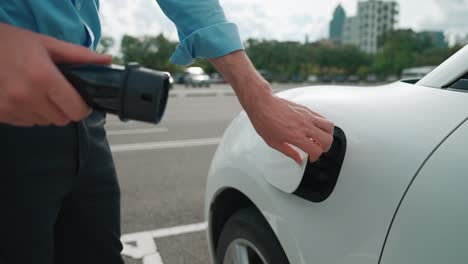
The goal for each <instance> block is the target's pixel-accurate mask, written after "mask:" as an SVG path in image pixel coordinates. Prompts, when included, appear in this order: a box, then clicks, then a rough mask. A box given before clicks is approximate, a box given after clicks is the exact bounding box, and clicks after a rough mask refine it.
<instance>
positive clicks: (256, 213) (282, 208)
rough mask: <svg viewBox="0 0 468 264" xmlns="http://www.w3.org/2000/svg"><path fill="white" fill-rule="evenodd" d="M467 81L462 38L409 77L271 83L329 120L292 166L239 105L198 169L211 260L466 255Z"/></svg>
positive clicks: (467, 55)
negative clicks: (331, 127)
mask: <svg viewBox="0 0 468 264" xmlns="http://www.w3.org/2000/svg"><path fill="white" fill-rule="evenodd" d="M467 91H468V45H467V46H465V48H463V49H461V50H460V51H459V52H458V53H456V54H455V55H453V56H452V57H451V58H449V59H448V60H447V61H445V62H444V63H443V64H441V65H440V66H439V67H437V68H436V69H435V70H433V71H432V72H431V73H430V74H428V75H426V76H425V77H424V78H422V79H421V80H419V81H417V82H416V83H414V82H405V81H401V82H394V83H391V84H387V85H382V86H369V87H359V88H355V87H350V86H315V87H314V88H313V89H310V88H309V87H304V88H299V89H291V90H287V91H283V92H281V93H278V94H277V95H278V96H279V97H281V98H284V99H287V100H291V101H293V102H295V103H297V104H300V105H304V106H306V107H308V108H310V109H313V110H315V111H317V112H319V113H321V114H322V115H324V116H325V117H327V118H329V119H330V120H332V121H333V122H334V123H335V124H336V126H337V127H336V128H335V131H334V142H333V145H332V147H331V149H330V150H329V151H328V152H327V153H324V154H323V155H322V156H321V157H319V160H318V161H317V162H314V163H311V162H308V161H307V155H306V154H305V153H303V152H301V153H302V154H303V157H304V158H305V162H304V163H303V164H302V165H298V164H297V163H295V162H294V161H293V160H291V159H289V158H287V157H286V156H284V155H283V154H281V153H279V152H278V151H276V150H274V149H272V148H270V147H269V146H268V145H267V144H266V143H265V141H264V140H263V139H262V138H261V137H260V136H259V135H258V134H257V133H256V131H255V128H254V127H253V126H252V124H251V123H250V121H249V118H248V116H247V114H246V113H245V112H242V113H240V114H239V115H238V116H237V117H236V118H235V119H234V120H233V121H232V123H231V124H230V125H229V127H228V128H227V130H226V132H225V133H224V136H223V138H222V140H221V142H220V143H219V145H218V149H217V151H216V153H215V156H214V158H213V161H212V164H211V167H210V170H209V173H208V178H207V186H206V194H205V218H206V220H207V221H208V243H209V247H210V250H211V252H212V254H211V256H213V260H214V261H215V262H214V263H217V264H243V263H260V264H314V263H318V264H331V263H343V264H345V263H358V264H402V263H411V264H422V263H424V264H440V263H466V262H467V260H468V250H466V248H467V245H468V235H467V234H468V210H467V209H466V205H467V204H468V195H467V189H468V177H467V175H468V162H466V159H467V157H468V140H467V138H468V93H467Z"/></svg>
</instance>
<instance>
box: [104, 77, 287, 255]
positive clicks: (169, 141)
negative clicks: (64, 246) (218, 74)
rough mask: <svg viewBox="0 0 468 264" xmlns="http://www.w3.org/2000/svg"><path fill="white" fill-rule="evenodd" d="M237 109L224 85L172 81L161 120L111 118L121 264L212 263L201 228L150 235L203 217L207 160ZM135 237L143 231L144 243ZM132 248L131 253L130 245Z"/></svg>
mask: <svg viewBox="0 0 468 264" xmlns="http://www.w3.org/2000/svg"><path fill="white" fill-rule="evenodd" d="M291 86H292V85H283V86H275V87H274V88H276V89H285V88H290V87H291ZM240 111H241V107H240V105H239V103H238V102H237V98H236V97H235V96H234V94H233V93H232V92H231V90H230V88H229V87H228V86H227V85H216V86H214V87H212V88H209V89H192V88H191V89H185V88H183V87H182V86H176V87H175V89H174V90H173V91H171V97H170V100H169V103H168V107H167V111H166V114H165V117H164V120H163V121H162V122H161V123H160V124H159V125H156V126H155V125H149V124H145V123H140V122H128V123H123V122H120V121H119V120H118V118H116V117H115V116H109V117H108V119H107V124H106V128H107V132H108V138H109V142H110V144H111V147H112V148H113V150H114V160H115V163H116V166H117V171H118V175H119V181H120V186H121V193H122V211H121V215H122V234H124V236H123V240H124V237H127V238H126V241H125V243H126V249H125V250H124V253H123V255H124V259H125V261H126V263H131V264H133V263H145V264H161V263H164V264H178V263H181V264H182V263H189V264H207V263H210V259H209V256H208V250H207V241H206V238H205V232H204V231H203V230H200V228H199V229H194V230H192V229H191V230H189V231H184V232H182V233H181V234H179V235H174V234H172V233H171V234H167V235H164V236H161V237H156V238H155V237H154V236H153V237H150V236H149V235H148V234H150V233H148V232H149V231H154V230H160V229H165V228H173V227H175V228H176V229H177V230H178V228H180V226H185V225H190V224H197V223H203V222H204V221H205V220H204V217H203V208H204V190H205V183H206V176H207V173H208V169H209V166H210V162H211V159H212V157H213V155H214V152H215V150H216V144H217V141H218V140H219V138H220V137H221V136H222V134H223V132H224V130H225V128H226V127H227V125H228V124H229V122H230V121H231V120H232V119H233V118H234V117H235V116H236V115H237V114H238V113H239V112H240ZM148 148H149V149H148ZM189 229H190V228H189ZM179 231H180V230H179ZM141 232H143V233H141ZM171 232H172V231H171ZM177 232H178V231H176V233H177ZM135 233H138V234H136V235H135ZM179 233H180V232H179ZM139 234H144V235H147V236H146V237H149V238H147V242H144V241H143V240H144V239H143V240H142V238H141V237H142V236H140V235H139ZM139 239H140V240H139ZM149 240H152V241H149ZM148 241H149V242H148ZM130 247H132V248H133V249H135V250H136V251H132V250H131V249H130V250H128V249H129V248H130ZM145 248H146V249H145ZM145 250H146V251H145ZM132 252H133V253H132ZM135 252H136V253H135Z"/></svg>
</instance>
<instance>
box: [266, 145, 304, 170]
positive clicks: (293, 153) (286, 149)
mask: <svg viewBox="0 0 468 264" xmlns="http://www.w3.org/2000/svg"><path fill="white" fill-rule="evenodd" d="M271 147H272V148H274V149H276V150H277V151H279V152H281V153H283V154H284V155H286V156H288V157H290V158H291V159H293V160H294V161H295V162H296V163H297V164H299V165H302V162H303V160H302V157H301V154H299V152H298V151H297V150H295V149H294V148H293V147H292V146H291V145H289V144H287V143H285V142H283V143H280V144H278V145H271Z"/></svg>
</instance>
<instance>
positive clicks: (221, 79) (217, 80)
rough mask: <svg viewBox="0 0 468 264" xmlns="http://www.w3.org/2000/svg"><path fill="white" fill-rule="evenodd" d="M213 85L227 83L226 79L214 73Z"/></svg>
mask: <svg viewBox="0 0 468 264" xmlns="http://www.w3.org/2000/svg"><path fill="white" fill-rule="evenodd" d="M210 78H211V83H226V80H224V77H223V75H222V74H220V73H217V72H215V73H212V74H211V76H210Z"/></svg>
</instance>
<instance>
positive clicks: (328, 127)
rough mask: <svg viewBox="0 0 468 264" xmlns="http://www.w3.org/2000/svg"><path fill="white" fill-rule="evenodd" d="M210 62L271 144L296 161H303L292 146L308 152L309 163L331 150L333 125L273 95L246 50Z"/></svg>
mask: <svg viewBox="0 0 468 264" xmlns="http://www.w3.org/2000/svg"><path fill="white" fill-rule="evenodd" d="M210 62H211V63H212V64H213V65H214V66H215V68H216V69H217V70H218V71H220V72H221V73H222V74H223V75H224V77H225V78H226V80H227V81H228V82H229V83H230V84H231V85H232V87H233V89H234V90H235V92H236V95H237V97H238V98H239V101H240V103H241V105H242V106H243V108H244V109H245V111H246V112H247V115H248V116H249V118H250V121H251V122H252V124H253V126H254V128H255V130H256V131H257V133H258V134H259V135H260V136H261V137H262V138H263V139H264V140H265V142H266V143H267V144H268V145H269V146H270V147H272V148H274V149H276V150H278V151H280V152H282V153H283V154H284V155H286V156H288V157H290V158H292V159H293V160H295V161H296V162H297V163H298V164H302V162H303V160H302V158H301V156H300V154H299V153H298V152H297V151H296V150H295V149H294V148H293V147H292V146H291V145H293V146H296V147H298V148H300V149H302V150H303V151H304V152H306V153H307V154H309V159H310V161H311V162H314V161H316V160H317V159H318V158H319V157H320V155H322V153H324V152H327V151H328V150H329V149H330V147H331V144H332V143H333V130H334V124H333V123H332V122H330V121H328V120H327V119H325V118H324V117H323V116H321V115H320V114H318V113H316V112H314V111H312V110H310V109H308V108H306V107H304V106H301V105H298V104H295V103H293V102H290V101H287V100H285V99H282V98H279V97H277V96H275V95H273V94H272V92H271V87H270V84H269V83H268V82H266V81H265V80H264V79H263V78H262V77H261V76H260V75H259V74H258V73H257V71H256V70H255V68H254V67H253V65H252V63H251V62H250V60H249V59H248V57H247V55H246V54H245V52H243V51H237V52H234V53H231V54H228V55H226V56H223V57H220V58H215V59H210Z"/></svg>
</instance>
